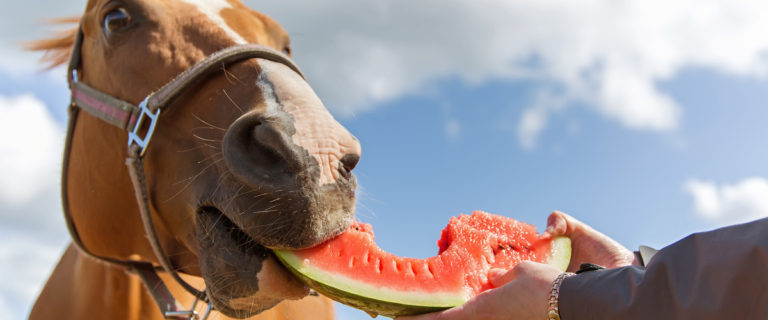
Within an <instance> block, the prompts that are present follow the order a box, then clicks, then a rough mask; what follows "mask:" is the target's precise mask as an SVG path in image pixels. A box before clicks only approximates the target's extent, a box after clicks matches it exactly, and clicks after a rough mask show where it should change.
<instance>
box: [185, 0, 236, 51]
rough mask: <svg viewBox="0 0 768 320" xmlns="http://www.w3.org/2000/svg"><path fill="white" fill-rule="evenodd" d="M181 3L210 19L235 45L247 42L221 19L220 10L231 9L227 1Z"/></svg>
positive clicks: (201, 0)
mask: <svg viewBox="0 0 768 320" xmlns="http://www.w3.org/2000/svg"><path fill="white" fill-rule="evenodd" d="M181 1H183V2H186V3H189V4H191V5H194V6H195V7H197V10H200V12H202V13H203V14H205V16H207V17H208V19H211V21H212V22H213V23H215V24H216V25H218V26H219V28H221V29H222V30H224V32H225V33H226V34H227V35H228V36H229V37H230V38H232V40H233V41H235V43H237V44H246V43H248V41H245V39H244V38H243V37H242V36H241V35H240V34H238V33H237V32H235V30H232V28H230V27H229V25H228V24H227V22H226V21H224V18H222V17H221V14H220V13H221V10H223V9H227V8H232V5H230V4H229V2H227V0H181Z"/></svg>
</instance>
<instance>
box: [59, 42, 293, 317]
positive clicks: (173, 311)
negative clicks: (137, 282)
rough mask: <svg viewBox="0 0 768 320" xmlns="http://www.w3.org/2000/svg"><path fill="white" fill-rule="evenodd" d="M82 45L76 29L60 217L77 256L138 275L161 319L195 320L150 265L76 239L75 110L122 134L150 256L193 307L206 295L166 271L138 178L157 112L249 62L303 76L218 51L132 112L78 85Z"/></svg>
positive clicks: (241, 49) (263, 53) (251, 47)
mask: <svg viewBox="0 0 768 320" xmlns="http://www.w3.org/2000/svg"><path fill="white" fill-rule="evenodd" d="M82 41H83V32H82V29H80V30H78V33H77V35H76V38H75V43H74V46H73V50H72V56H71V58H70V63H69V70H68V71H69V72H68V80H69V85H70V90H71V92H72V100H71V104H70V120H69V125H68V129H67V142H66V145H65V150H64V168H63V170H62V180H61V181H62V202H63V203H62V204H63V207H64V216H65V219H66V221H67V227H68V229H69V232H70V235H71V237H72V240H73V242H74V243H75V244H76V245H77V246H78V247H79V248H80V250H82V251H83V252H85V253H86V254H87V255H89V256H91V257H94V258H96V259H99V260H102V261H105V262H108V263H111V264H115V265H118V266H121V267H123V268H126V269H127V270H129V271H132V272H134V273H136V274H137V275H139V277H140V278H141V280H142V282H143V283H144V285H145V287H147V289H148V290H149V291H150V293H151V294H152V296H153V298H155V302H156V303H157V304H158V307H160V310H161V311H162V312H163V315H164V316H165V317H166V318H171V317H173V318H178V319H182V318H187V319H196V318H197V313H196V312H195V311H194V305H193V306H192V309H191V310H189V311H179V310H178V306H177V303H176V300H175V299H174V298H173V296H172V295H171V294H170V291H169V290H168V288H167V287H166V286H165V284H164V283H163V282H162V281H160V278H159V277H158V276H157V273H156V270H155V269H156V267H154V266H152V264H151V263H149V262H144V261H134V260H119V259H114V258H110V257H103V256H99V255H96V254H94V253H93V252H91V251H89V250H88V249H87V248H86V247H85V245H84V244H83V242H82V240H81V239H80V236H79V234H78V232H77V228H76V227H75V224H74V221H73V219H72V215H71V214H70V212H69V204H68V201H69V199H68V196H67V167H68V163H69V153H70V146H71V137H72V132H73V131H74V127H75V122H76V119H77V110H78V108H81V109H83V110H85V111H87V112H89V113H90V114H92V115H94V116H96V117H98V118H100V119H102V120H104V121H106V122H108V123H110V124H112V125H114V126H116V127H118V128H120V129H123V130H126V131H128V133H129V140H128V158H127V159H126V166H127V167H128V171H129V174H130V177H131V181H132V182H133V187H134V192H135V196H136V199H137V202H138V205H139V213H140V215H141V219H142V224H143V226H144V232H145V235H146V236H147V238H148V240H149V242H150V245H151V247H152V250H153V251H154V253H155V256H156V257H157V259H158V262H159V263H160V265H161V266H162V268H163V269H164V270H165V271H166V272H167V273H168V274H169V275H171V277H172V278H173V279H174V280H176V282H178V283H179V284H180V285H181V286H182V287H183V288H184V289H185V290H187V291H188V292H189V293H191V294H192V295H194V296H195V297H196V300H195V301H196V302H197V301H198V300H202V301H207V295H206V294H205V292H204V291H200V290H198V289H196V288H194V287H193V286H191V285H190V284H189V283H187V282H186V281H184V280H183V279H182V278H181V277H180V276H179V274H178V273H177V272H176V270H175V269H174V268H173V267H172V265H171V262H170V259H168V256H167V255H166V254H165V250H163V248H162V246H161V244H160V241H159V239H158V236H157V232H156V229H155V226H154V222H153V219H152V213H151V211H150V206H149V193H148V190H147V185H146V179H145V172H144V163H143V155H144V151H146V147H147V145H148V143H149V141H150V138H151V137H152V133H153V131H154V128H155V125H156V124H157V119H158V116H159V113H160V111H161V110H162V109H163V108H166V107H167V106H169V105H170V104H171V103H172V102H173V101H174V100H175V99H176V98H177V97H179V96H180V95H181V94H182V93H183V92H184V91H185V90H186V89H188V88H190V87H191V86H193V85H195V84H196V83H197V82H199V81H201V79H202V78H204V77H206V76H208V75H210V74H212V73H215V72H218V71H220V70H222V69H223V68H224V67H226V66H227V65H230V64H233V63H236V62H239V61H243V60H247V59H252V58H260V59H266V60H271V61H274V62H278V63H281V64H283V65H286V66H287V67H289V68H291V69H292V70H293V71H295V72H296V73H298V74H299V75H300V76H301V77H302V78H304V75H303V74H302V73H301V70H300V69H299V67H298V66H296V64H295V63H294V62H293V61H292V60H291V59H290V58H288V57H287V56H285V55H284V54H282V53H280V52H278V51H276V50H274V49H271V48H268V47H265V46H262V45H257V44H245V45H236V46H232V47H228V48H225V49H223V50H221V51H218V52H216V53H214V54H212V55H210V56H208V57H207V58H205V59H204V60H202V61H200V62H198V63H197V64H195V65H193V66H192V67H191V68H189V69H187V70H186V71H184V72H182V73H181V74H180V75H178V76H177V77H176V78H175V79H173V80H171V81H170V82H168V83H167V84H166V85H164V86H163V87H162V88H160V89H159V90H157V91H155V92H153V93H151V94H149V95H148V96H147V97H146V98H145V99H144V100H143V101H142V102H141V103H139V105H138V106H136V105H134V104H132V103H130V102H126V101H123V100H121V99H118V98H115V97H113V96H111V95H108V94H106V93H103V92H101V91H99V90H97V89H94V88H93V87H91V86H89V85H87V84H85V83H83V82H81V81H80V80H81V79H79V78H80V75H79V73H78V70H79V69H80V67H81V59H82V57H81V52H80V50H81V46H82ZM145 119H147V120H148V121H150V123H149V128H148V129H147V131H146V132H145V133H143V134H141V133H139V131H140V130H141V129H142V128H141V127H142V124H143V121H144V120H145ZM142 135H143V136H142ZM210 310H211V305H210V302H209V307H208V310H207V311H206V314H205V316H204V318H205V317H207V315H208V313H209V312H210Z"/></svg>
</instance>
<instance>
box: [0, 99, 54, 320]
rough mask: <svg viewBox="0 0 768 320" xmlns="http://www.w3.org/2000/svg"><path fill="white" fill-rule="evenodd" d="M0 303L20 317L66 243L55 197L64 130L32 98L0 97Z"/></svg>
mask: <svg viewBox="0 0 768 320" xmlns="http://www.w3.org/2000/svg"><path fill="white" fill-rule="evenodd" d="M0 137H2V139H0V155H2V156H0V274H4V275H13V276H11V277H5V278H4V280H3V281H0V305H6V306H9V307H10V309H4V310H7V312H10V313H11V318H14V319H21V318H23V317H24V316H25V314H26V312H27V311H28V310H27V309H28V308H29V306H31V303H32V302H33V301H34V299H35V297H36V295H37V292H38V291H39V290H40V288H41V287H42V285H43V283H44V282H45V279H46V278H47V276H48V274H49V273H50V271H51V269H52V268H53V265H54V263H55V261H56V259H57V258H58V256H59V255H60V254H61V249H62V248H63V246H64V245H66V243H67V242H68V239H69V237H68V235H67V232H66V229H65V227H64V221H63V218H62V216H61V206H60V201H59V187H58V185H59V172H60V169H59V168H60V166H61V154H62V143H63V141H64V140H63V139H64V137H63V129H62V127H61V125H60V124H58V123H57V122H56V121H55V120H54V119H53V117H52V116H51V114H50V112H49V111H48V109H47V108H46V107H45V105H44V104H43V103H42V102H41V101H40V100H38V99H37V98H36V97H34V96H32V95H29V94H26V95H19V96H15V97H6V96H2V95H0Z"/></svg>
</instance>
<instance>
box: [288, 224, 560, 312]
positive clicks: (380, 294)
mask: <svg viewBox="0 0 768 320" xmlns="http://www.w3.org/2000/svg"><path fill="white" fill-rule="evenodd" d="M274 252H275V256H277V258H278V259H279V260H280V261H281V262H282V264H283V265H284V266H286V268H287V269H288V270H290V271H291V273H293V274H294V275H296V277H297V278H299V279H300V280H301V281H302V282H304V283H305V284H306V285H308V286H309V287H310V288H312V289H314V290H315V291H317V292H319V293H321V294H323V295H325V296H327V297H329V298H331V299H333V300H336V301H338V302H341V303H344V304H346V305H348V306H351V307H354V308H357V309H360V310H363V311H365V312H368V313H369V314H371V315H375V314H378V315H382V316H387V317H393V318H394V317H399V316H407V315H415V314H422V313H429V312H435V311H440V310H445V309H448V308H452V307H455V306H458V305H461V304H463V303H464V302H466V301H467V300H468V298H469V297H468V296H467V295H466V294H464V292H455V293H432V292H423V291H422V292H416V291H402V290H394V289H389V288H380V287H375V286H372V285H369V284H366V283H360V282H358V281H355V280H352V279H350V278H348V277H345V276H343V275H338V274H335V275H334V274H331V273H329V272H326V271H323V270H320V269H318V268H312V266H310V265H308V264H307V263H305V261H302V260H301V258H299V257H298V256H297V255H296V254H295V253H294V252H292V251H287V250H275V251H274ZM570 259H571V239H569V238H567V237H557V238H555V239H553V240H552V248H551V250H550V255H549V259H547V263H548V264H549V265H551V266H554V267H556V268H558V269H559V270H562V271H565V269H566V268H567V267H568V264H569V263H570Z"/></svg>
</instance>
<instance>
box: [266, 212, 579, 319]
mask: <svg viewBox="0 0 768 320" xmlns="http://www.w3.org/2000/svg"><path fill="white" fill-rule="evenodd" d="M563 241H564V240H561V239H558V240H557V241H555V240H554V239H552V238H541V237H540V236H539V234H538V233H537V232H536V228H535V227H534V226H532V225H530V224H527V223H523V222H519V221H516V220H513V219H510V218H506V217H502V216H497V215H492V214H489V213H485V212H481V211H476V212H474V213H473V214H472V215H461V216H459V217H454V218H451V220H450V222H449V223H448V226H447V227H446V228H445V229H444V230H443V231H442V235H441V238H440V240H438V242H437V245H438V247H439V251H438V255H437V256H434V257H430V258H427V259H416V258H409V257H399V256H395V255H393V254H391V253H388V252H385V251H384V250H382V249H381V248H379V247H378V246H377V245H376V244H375V242H374V235H373V229H372V227H371V225H370V224H365V223H355V224H353V225H352V226H351V227H350V228H349V230H347V231H346V232H345V233H343V234H341V235H340V236H338V237H336V238H334V239H332V240H330V241H327V242H325V243H323V244H321V245H319V246H316V247H313V248H309V249H303V250H298V251H276V254H277V256H278V258H280V259H281V260H282V261H283V262H284V264H285V265H286V266H287V267H288V268H289V269H290V270H292V271H293V272H294V273H295V274H297V275H298V276H299V277H300V278H302V279H303V280H304V281H305V282H306V283H307V284H309V285H310V286H311V287H313V288H314V289H315V290H317V291H319V292H321V293H324V294H326V295H328V296H330V297H331V298H334V299H336V300H339V301H341V302H344V303H347V304H350V305H352V306H354V307H358V308H360V309H363V310H366V311H368V312H372V313H377V314H383V315H390V316H397V315H404V314H414V313H422V312H429V311H435V310H439V309H444V308H448V307H452V306H455V305H459V304H461V303H463V302H464V301H466V300H468V299H469V298H471V297H473V296H475V295H477V294H478V293H480V292H482V291H485V290H488V289H491V288H492V287H493V286H492V285H491V284H490V282H489V280H488V271H489V270H490V269H492V268H502V269H511V268H512V267H514V266H515V265H517V264H518V263H520V262H521V261H526V260H529V261H536V262H543V263H553V264H558V265H559V267H560V268H561V269H564V268H565V266H567V264H568V259H569V258H570V243H568V244H567V249H566V248H565V245H564V244H563V243H562V242H563ZM553 244H554V246H553ZM555 247H557V248H555ZM555 249H557V250H555ZM566 256H567V257H566ZM563 260H565V261H563Z"/></svg>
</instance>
